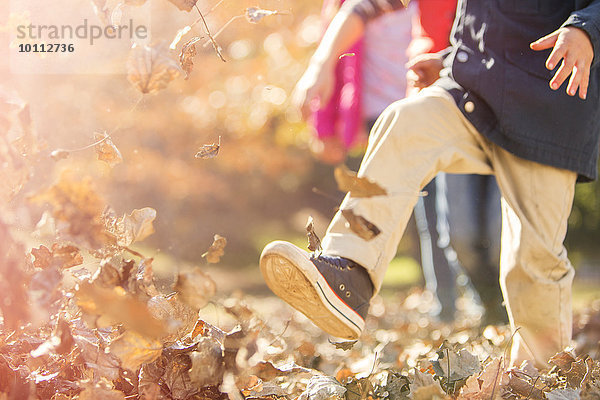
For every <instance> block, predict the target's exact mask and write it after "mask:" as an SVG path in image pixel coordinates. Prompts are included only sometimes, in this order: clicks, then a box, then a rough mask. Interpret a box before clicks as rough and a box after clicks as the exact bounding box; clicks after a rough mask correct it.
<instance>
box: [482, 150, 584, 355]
mask: <svg viewBox="0 0 600 400" xmlns="http://www.w3.org/2000/svg"><path fill="white" fill-rule="evenodd" d="M492 163H493V166H494V171H495V174H496V180H497V181H498V185H499V186H500V190H501V191H502V196H503V201H502V250H501V256H500V277H501V284H502V291H503V293H504V298H505V300H506V303H507V311H508V314H509V318H510V322H511V325H512V327H513V328H514V329H516V328H519V330H518V333H517V334H516V335H515V341H514V343H513V348H512V350H513V351H512V357H511V360H512V362H513V364H515V363H519V362H521V361H523V360H524V359H531V357H532V356H533V357H534V359H535V361H536V362H537V363H538V364H539V365H540V366H545V365H546V363H547V361H548V359H549V358H550V357H551V356H553V355H554V354H555V353H557V352H559V351H561V350H563V349H564V348H565V347H566V346H569V345H570V340H571V333H572V332H571V331H572V316H571V283H572V280H573V275H574V271H573V267H572V266H571V263H570V262H569V260H568V259H567V251H566V250H565V248H564V246H563V241H564V239H565V235H566V232H567V219H568V217H569V214H570V212H571V206H572V203H573V195H574V191H575V180H576V178H577V176H576V174H575V173H574V172H571V171H567V170H563V169H558V168H554V167H550V166H546V165H542V164H538V163H535V162H532V161H527V160H523V159H521V158H518V157H516V156H514V155H512V154H510V153H508V152H507V151H505V150H503V149H501V148H500V147H497V146H494V147H493V156H492Z"/></svg>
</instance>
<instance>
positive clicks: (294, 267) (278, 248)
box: [260, 241, 365, 339]
mask: <svg viewBox="0 0 600 400" xmlns="http://www.w3.org/2000/svg"><path fill="white" fill-rule="evenodd" d="M260 270H261V272H262V274H263V277H264V279H265V282H266V283H267V286H268V287H269V288H270V289H271V290H272V291H273V293H275V294H276V295H277V296H278V297H279V298H281V299H282V300H284V301H285V302H286V303H288V304H289V305H291V306H292V307H294V308H295V309H296V310H298V311H300V312H301V313H302V314H304V315H305V316H306V317H308V319H310V320H311V321H312V322H313V323H314V324H315V325H317V326H318V327H319V328H321V329H322V330H324V331H325V332H327V333H329V334H330V335H332V336H336V337H339V338H343V339H357V338H358V337H360V334H361V332H362V330H363V329H364V326H365V322H364V320H363V319H362V318H361V317H360V316H359V315H358V314H357V313H356V312H355V311H354V310H353V309H352V308H351V307H350V306H348V305H347V304H346V303H344V302H343V301H342V300H341V299H340V298H339V297H338V295H337V294H336V293H335V292H334V291H333V290H332V289H331V287H330V286H329V284H328V283H327V281H326V280H325V278H324V277H323V276H322V275H321V273H320V272H319V270H318V269H317V267H315V265H314V264H313V263H312V262H311V261H310V259H309V258H308V257H307V253H306V252H305V251H303V250H301V249H299V248H297V247H296V246H294V245H292V244H290V243H287V242H283V241H276V242H272V243H270V244H269V245H267V246H266V247H265V249H264V250H263V252H262V254H261V256H260Z"/></svg>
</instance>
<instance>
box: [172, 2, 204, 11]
mask: <svg viewBox="0 0 600 400" xmlns="http://www.w3.org/2000/svg"><path fill="white" fill-rule="evenodd" d="M169 1H170V2H171V3H173V4H175V5H176V6H177V8H179V9H180V10H182V11H192V8H194V6H195V5H196V3H197V2H198V0H169Z"/></svg>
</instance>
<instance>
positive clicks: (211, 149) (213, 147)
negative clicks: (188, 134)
mask: <svg viewBox="0 0 600 400" xmlns="http://www.w3.org/2000/svg"><path fill="white" fill-rule="evenodd" d="M220 149H221V136H219V142H218V143H213V144H205V145H203V146H202V147H200V150H198V152H197V153H196V155H195V156H194V157H196V158H201V159H207V158H215V157H216V156H217V154H219V150H220Z"/></svg>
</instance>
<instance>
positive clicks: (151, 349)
mask: <svg viewBox="0 0 600 400" xmlns="http://www.w3.org/2000/svg"><path fill="white" fill-rule="evenodd" d="M162 349H163V345H162V343H161V342H160V341H158V340H156V339H150V338H148V337H146V336H142V335H140V334H138V333H136V332H132V331H127V332H125V333H124V334H123V335H121V336H120V337H119V338H117V339H115V340H113V342H112V343H111V344H110V347H109V350H110V352H111V353H112V354H114V355H115V356H117V357H118V358H119V359H120V360H121V365H122V366H123V368H125V369H128V370H130V371H137V369H138V368H139V367H140V366H141V365H142V364H146V363H151V362H153V361H154V360H156V359H157V358H158V357H160V354H161V352H162Z"/></svg>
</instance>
